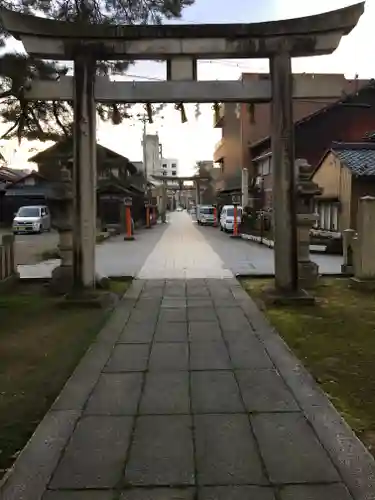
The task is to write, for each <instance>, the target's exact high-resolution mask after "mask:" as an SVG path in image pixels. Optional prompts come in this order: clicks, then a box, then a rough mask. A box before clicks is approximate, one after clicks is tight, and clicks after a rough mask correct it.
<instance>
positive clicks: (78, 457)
mask: <svg viewBox="0 0 375 500" xmlns="http://www.w3.org/2000/svg"><path fill="white" fill-rule="evenodd" d="M132 425H133V418H132V417H114V416H110V417H108V416H106V417H94V416H88V417H84V418H82V419H81V420H80V421H79V422H78V425H77V427H76V429H75V430H74V432H73V435H72V438H71V441H70V442H69V444H68V446H67V448H66V450H65V452H64V455H63V457H62V460H61V462H60V463H59V466H58V467H57V469H56V472H55V474H54V476H53V478H52V481H51V483H50V488H51V489H96V488H103V489H104V488H107V489H112V488H114V487H115V486H116V485H117V483H118V482H119V480H120V478H121V472H122V469H123V466H124V462H125V459H126V454H127V449H128V446H129V443H130V436H131V431H132Z"/></svg>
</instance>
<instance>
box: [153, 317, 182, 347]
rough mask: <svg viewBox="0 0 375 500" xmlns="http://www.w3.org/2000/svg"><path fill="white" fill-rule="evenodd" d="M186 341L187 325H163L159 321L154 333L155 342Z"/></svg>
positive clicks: (163, 323)
mask: <svg viewBox="0 0 375 500" xmlns="http://www.w3.org/2000/svg"><path fill="white" fill-rule="evenodd" d="M187 339H188V325H187V323H165V322H163V321H159V323H158V325H157V328H156V332H155V342H187Z"/></svg>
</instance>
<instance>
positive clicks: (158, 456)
mask: <svg viewBox="0 0 375 500" xmlns="http://www.w3.org/2000/svg"><path fill="white" fill-rule="evenodd" d="M125 481H126V482H127V483H130V484H132V485H138V486H139V485H143V486H156V485H163V486H172V485H194V483H195V473H194V453H193V438H192V421H191V417H189V416H187V415H184V416H182V415H181V416H180V415H178V416H170V415H168V416H142V417H139V418H138V419H137V422H136V426H135V433H134V442H133V446H132V450H131V454H130V459H129V462H128V464H127V467H126V472H125Z"/></svg>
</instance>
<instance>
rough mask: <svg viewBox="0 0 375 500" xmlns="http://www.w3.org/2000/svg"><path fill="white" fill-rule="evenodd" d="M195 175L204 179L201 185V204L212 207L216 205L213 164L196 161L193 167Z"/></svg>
mask: <svg viewBox="0 0 375 500" xmlns="http://www.w3.org/2000/svg"><path fill="white" fill-rule="evenodd" d="M195 175H198V176H200V177H202V179H205V180H204V181H203V185H202V187H203V188H204V191H203V193H202V195H201V201H202V204H206V205H212V204H213V203H216V185H215V184H216V176H215V175H214V171H213V162H211V161H198V162H197V164H196V166H195Z"/></svg>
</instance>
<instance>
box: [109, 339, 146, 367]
mask: <svg viewBox="0 0 375 500" xmlns="http://www.w3.org/2000/svg"><path fill="white" fill-rule="evenodd" d="M149 351H150V348H149V345H148V344H128V345H121V344H117V345H116V346H115V348H114V350H113V353H112V356H111V357H110V359H109V361H108V363H107V365H106V366H105V368H104V371H105V372H113V373H118V372H142V371H144V370H146V368H147V364H148V358H149Z"/></svg>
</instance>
